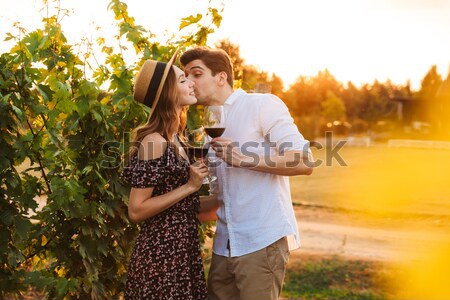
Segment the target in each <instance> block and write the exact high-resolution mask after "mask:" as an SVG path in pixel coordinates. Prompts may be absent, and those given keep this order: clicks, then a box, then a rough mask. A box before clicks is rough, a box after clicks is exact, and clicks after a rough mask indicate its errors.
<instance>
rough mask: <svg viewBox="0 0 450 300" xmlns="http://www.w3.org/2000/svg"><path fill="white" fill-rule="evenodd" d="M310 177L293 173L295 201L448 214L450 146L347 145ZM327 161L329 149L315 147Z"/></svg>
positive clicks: (378, 210) (375, 210) (380, 210)
mask: <svg viewBox="0 0 450 300" xmlns="http://www.w3.org/2000/svg"><path fill="white" fill-rule="evenodd" d="M339 154H340V156H341V157H342V158H343V160H344V161H345V162H346V164H347V166H341V165H338V164H337V161H336V160H333V164H332V165H331V166H329V165H326V164H325V163H323V164H322V165H320V166H319V167H317V168H315V170H314V173H313V174H312V175H311V176H297V177H293V178H291V192H292V198H293V202H307V203H311V204H314V205H324V206H329V207H335V208H343V209H349V210H362V211H367V212H373V213H386V214H396V215H399V216H400V215H417V216H421V215H433V216H442V217H450V174H449V173H450V151H448V150H447V151H446V150H424V149H404V148H397V149H396V148H388V147H387V146H385V145H377V146H374V147H368V148H357V147H343V148H342V149H341V150H340V151H339ZM314 156H315V159H321V160H323V161H325V160H326V156H327V153H326V150H318V151H315V152H314Z"/></svg>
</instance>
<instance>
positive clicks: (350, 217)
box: [291, 206, 450, 261]
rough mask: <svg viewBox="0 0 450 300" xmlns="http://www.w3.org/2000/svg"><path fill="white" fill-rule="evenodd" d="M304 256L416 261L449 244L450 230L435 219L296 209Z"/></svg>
mask: <svg viewBox="0 0 450 300" xmlns="http://www.w3.org/2000/svg"><path fill="white" fill-rule="evenodd" d="M295 212H296V216H297V222H298V226H299V231H300V236H301V242H302V247H301V248H300V249H299V250H296V251H293V252H292V253H291V258H292V259H294V260H295V259H296V258H300V256H301V255H304V254H319V255H320V254H323V255H330V254H331V255H333V254H336V255H342V256H346V257H348V258H359V259H368V260H383V261H404V260H410V259H414V257H416V256H417V255H418V254H420V253H421V252H422V251H425V249H427V247H429V246H431V245H439V244H440V243H449V241H450V239H449V232H450V231H449V227H448V224H447V223H442V221H441V220H436V219H434V220H433V219H429V218H428V219H422V220H417V219H414V220H404V219H403V220H397V219H391V218H383V217H380V216H377V217H368V216H366V215H362V214H359V213H348V212H347V213H345V212H342V211H337V210H331V209H327V208H317V207H309V206H300V207H298V206H297V207H295Z"/></svg>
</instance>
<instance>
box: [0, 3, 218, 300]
mask: <svg viewBox="0 0 450 300" xmlns="http://www.w3.org/2000/svg"><path fill="white" fill-rule="evenodd" d="M44 4H46V5H49V4H48V3H47V1H44ZM109 9H110V10H111V11H112V12H113V13H114V16H115V20H116V22H117V26H118V28H119V31H120V36H119V37H118V38H119V48H118V49H117V47H114V46H108V45H106V44H105V39H104V38H98V39H97V44H98V46H99V47H100V48H101V51H102V52H103V53H104V55H105V59H104V61H99V60H97V59H95V63H96V65H95V64H91V63H90V61H88V60H87V58H89V57H93V58H95V53H94V50H93V49H92V48H90V49H89V50H88V52H87V53H84V57H83V56H80V54H79V53H76V52H75V51H74V48H75V47H74V46H73V45H70V44H68V43H67V40H66V38H65V36H64V33H63V29H62V28H61V25H60V20H61V17H60V16H59V13H60V12H61V11H62V10H60V9H58V14H56V15H54V16H50V17H47V18H44V19H43V25H44V28H43V29H36V30H34V31H33V32H25V30H23V29H21V28H19V34H18V35H13V34H11V33H8V34H7V37H6V39H7V40H15V42H16V44H15V45H14V46H13V47H12V49H11V50H10V51H9V53H3V54H1V56H0V93H1V100H0V124H1V132H0V146H1V149H2V151H1V152H0V184H1V190H0V250H1V256H0V259H1V262H0V263H1V267H0V291H1V294H0V297H3V296H4V295H6V294H15V295H20V294H21V293H23V292H24V291H26V290H27V289H28V287H30V286H31V287H33V288H34V289H36V290H37V291H39V292H41V293H43V294H45V295H46V296H47V297H48V298H50V299H63V298H71V299H72V298H73V299H118V298H119V295H120V292H121V290H123V287H124V282H125V270H126V263H127V261H128V255H129V252H130V249H131V246H132V241H133V239H134V237H135V235H136V233H137V227H136V226H135V225H133V224H130V222H129V221H128V219H127V196H128V194H129V188H128V187H127V186H126V185H124V183H123V182H122V181H121V179H120V178H119V172H120V171H121V164H122V156H123V155H122V154H123V153H124V151H125V150H126V149H127V144H128V141H129V132H130V131H131V130H132V129H133V128H135V127H136V126H137V125H139V124H141V123H143V122H144V121H145V120H146V118H147V113H148V112H146V111H144V110H143V109H142V106H140V105H138V104H136V103H135V102H134V101H132V96H131V95H132V92H133V78H134V74H135V72H136V71H137V70H138V69H139V67H140V66H141V64H142V63H143V61H145V60H146V59H149V58H152V59H157V60H167V59H168V58H169V57H170V55H171V54H172V53H173V52H174V50H175V47H180V48H184V47H188V46H191V45H194V44H197V43H199V44H204V43H206V40H207V36H208V34H209V33H211V32H212V31H213V30H214V26H216V27H217V26H219V25H220V19H221V17H220V15H219V14H218V11H217V9H213V8H209V10H208V12H207V13H206V15H205V17H203V19H206V20H210V22H211V25H210V26H205V25H201V26H200V27H195V26H197V24H196V22H197V21H196V20H195V19H189V18H188V21H182V22H185V23H183V27H186V28H187V29H189V28H190V26H191V25H194V26H192V27H195V29H196V30H195V31H194V32H193V33H192V34H188V35H187V36H185V37H183V38H181V39H180V40H178V41H176V42H174V41H169V42H168V44H167V45H161V44H160V43H158V42H156V41H153V40H152V39H153V38H154V37H153V36H151V35H150V34H149V32H148V31H147V30H146V29H144V28H143V27H142V26H138V25H136V24H135V22H134V18H132V17H130V16H129V15H128V12H127V5H126V4H125V3H124V2H121V1H118V0H113V1H111V3H110V5H109ZM197 16H200V17H202V15H197ZM183 20H184V19H183ZM186 22H187V23H186ZM205 28H206V29H205ZM192 36H193V37H194V38H192ZM123 43H126V44H130V45H132V46H133V49H134V50H135V52H136V61H135V62H134V63H133V64H131V65H126V64H125V62H124V58H123V56H122V50H124V49H125V48H126V47H125V46H123ZM93 65H94V66H93ZM90 74H92V75H90ZM39 204H42V205H43V208H42V209H40V208H39ZM208 228H210V227H205V228H203V229H202V230H203V231H202V234H207V233H208ZM19 297H20V296H19Z"/></svg>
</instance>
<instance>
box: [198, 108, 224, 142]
mask: <svg viewBox="0 0 450 300" xmlns="http://www.w3.org/2000/svg"><path fill="white" fill-rule="evenodd" d="M203 126H204V127H205V131H206V133H207V134H208V135H209V136H210V137H211V138H216V137H219V136H221V135H222V134H223V132H224V131H225V113H224V111H223V105H214V106H205V109H204V111H203Z"/></svg>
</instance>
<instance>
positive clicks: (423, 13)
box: [0, 0, 450, 89]
mask: <svg viewBox="0 0 450 300" xmlns="http://www.w3.org/2000/svg"><path fill="white" fill-rule="evenodd" d="M21 2H24V3H21V5H18V4H17V5H15V4H11V3H9V2H8V3H6V1H5V0H1V10H0V11H1V12H0V35H1V36H2V38H3V37H4V35H5V33H6V32H8V31H11V24H12V22H13V21H20V22H21V23H22V25H23V26H24V27H26V28H28V29H33V28H34V27H36V26H38V23H39V21H40V18H41V15H44V12H41V13H39V12H38V10H39V9H40V8H41V7H42V2H41V1H40V0H21ZM49 2H50V1H49ZM61 3H62V6H63V7H67V8H72V9H73V14H72V15H71V16H69V17H66V19H65V20H64V22H65V24H64V28H65V31H66V35H67V36H68V38H69V40H72V41H73V40H77V39H80V38H81V37H88V38H90V37H96V36H97V33H96V31H95V30H94V29H95V27H97V26H98V27H101V30H100V31H99V32H100V33H101V34H102V36H114V35H115V34H116V32H112V31H111V29H112V28H113V26H111V25H112V22H113V15H112V12H109V11H107V10H106V7H107V5H108V3H109V0H99V1H88V0H80V1H65V0H63V1H61ZM126 3H127V4H128V6H129V12H130V15H131V16H134V17H135V18H136V23H137V24H141V25H143V26H144V27H146V28H149V29H150V30H151V32H152V33H154V34H156V35H157V36H162V35H163V34H166V35H167V34H177V32H178V26H179V20H180V18H182V17H186V16H189V15H191V14H196V13H203V12H204V11H205V10H206V8H207V5H208V3H207V1H201V0H197V1H189V2H186V1H179V0H168V1H164V2H161V1H160V2H157V3H154V2H144V3H143V2H142V1H138V0H128V1H126ZM223 3H224V5H225V11H224V13H223V17H224V19H223V22H222V26H221V28H220V29H219V30H218V32H217V33H215V34H213V35H212V36H211V40H210V42H209V43H210V45H211V46H213V45H214V43H215V42H216V41H218V40H220V39H223V38H230V40H231V41H232V42H234V43H237V44H239V45H240V48H241V55H242V57H243V58H244V59H245V60H246V62H247V63H249V64H254V65H256V66H257V67H259V68H260V69H261V70H265V71H268V72H274V73H276V74H277V75H278V76H280V77H281V78H282V79H283V80H284V83H285V85H286V87H287V85H289V84H292V83H293V82H294V81H295V79H296V78H297V77H298V76H300V75H306V76H314V75H316V74H317V73H318V71H320V70H324V69H325V68H328V69H329V70H330V72H331V74H333V75H334V76H335V77H336V78H337V79H338V80H340V81H342V82H344V83H345V82H347V81H352V82H354V83H356V84H357V85H358V84H362V83H372V82H373V80H375V79H378V80H379V81H385V80H387V79H391V80H392V82H394V83H400V84H404V83H406V81H407V80H409V79H410V80H411V84H412V87H413V88H416V89H417V88H418V87H419V86H420V80H421V79H422V78H423V76H424V75H425V73H426V72H427V71H428V69H429V68H430V67H431V65H434V64H435V65H437V66H438V70H439V72H440V73H441V74H442V75H443V76H446V75H447V73H448V71H449V66H450V56H449V53H450V39H448V38H447V37H448V36H450V18H448V15H449V14H450V1H446V0H434V1H425V0H414V1H406V0H394V1H387V0H382V1H380V0H365V1H360V0H342V1H334V0H318V1H306V0H299V1H294V0H280V1H263V2H261V1H257V0H246V1H237V0H224V1H223ZM25 4H28V5H25ZM175 7H176V8H177V9H174V8H175ZM0 50H1V51H5V50H7V45H6V43H4V44H2V45H0Z"/></svg>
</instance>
